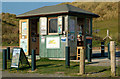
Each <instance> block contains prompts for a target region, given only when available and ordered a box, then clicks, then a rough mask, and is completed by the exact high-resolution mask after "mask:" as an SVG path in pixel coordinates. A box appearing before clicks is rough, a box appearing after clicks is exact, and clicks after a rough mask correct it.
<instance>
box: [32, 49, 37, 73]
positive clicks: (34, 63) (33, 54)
mask: <svg viewBox="0 0 120 79" xmlns="http://www.w3.org/2000/svg"><path fill="white" fill-rule="evenodd" d="M35 52H36V51H35V50H34V49H32V56H31V60H32V63H31V64H32V65H31V66H32V71H34V70H35V69H36V55H35Z"/></svg>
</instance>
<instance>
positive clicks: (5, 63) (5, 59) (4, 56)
mask: <svg viewBox="0 0 120 79" xmlns="http://www.w3.org/2000/svg"><path fill="white" fill-rule="evenodd" d="M6 55H7V50H6V49H3V70H5V69H7V56H6Z"/></svg>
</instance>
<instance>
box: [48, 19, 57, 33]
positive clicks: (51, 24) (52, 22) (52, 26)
mask: <svg viewBox="0 0 120 79" xmlns="http://www.w3.org/2000/svg"><path fill="white" fill-rule="evenodd" d="M48 28H49V29H48V34H49V35H53V34H58V19H57V17H52V18H48Z"/></svg>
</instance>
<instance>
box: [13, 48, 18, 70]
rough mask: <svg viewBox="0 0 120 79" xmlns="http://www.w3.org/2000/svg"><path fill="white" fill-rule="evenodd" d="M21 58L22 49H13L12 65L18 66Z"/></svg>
mask: <svg viewBox="0 0 120 79" xmlns="http://www.w3.org/2000/svg"><path fill="white" fill-rule="evenodd" d="M19 59H20V49H17V48H15V49H13V53H12V62H11V67H16V68H18V66H19Z"/></svg>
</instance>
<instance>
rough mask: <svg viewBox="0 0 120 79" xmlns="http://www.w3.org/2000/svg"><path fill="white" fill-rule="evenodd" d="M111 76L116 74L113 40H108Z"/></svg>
mask: <svg viewBox="0 0 120 79" xmlns="http://www.w3.org/2000/svg"><path fill="white" fill-rule="evenodd" d="M110 55H111V76H115V75H116V68H115V67H116V59H115V41H110Z"/></svg>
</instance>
